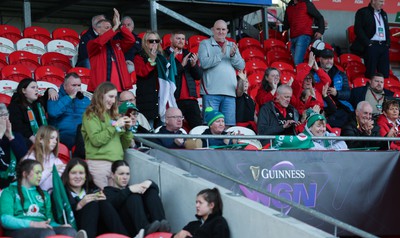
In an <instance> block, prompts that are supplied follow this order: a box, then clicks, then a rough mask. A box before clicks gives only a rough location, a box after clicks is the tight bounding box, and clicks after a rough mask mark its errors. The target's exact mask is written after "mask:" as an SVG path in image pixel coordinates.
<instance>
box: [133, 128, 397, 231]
mask: <svg viewBox="0 0 400 238" xmlns="http://www.w3.org/2000/svg"><path fill="white" fill-rule="evenodd" d="M145 138H150V139H154V138H186V139H187V138H199V139H208V138H213V139H226V138H229V139H247V140H249V139H268V140H270V141H271V142H272V140H274V139H275V136H247V135H246V136H245V135H186V134H179V135H176V134H135V140H136V141H138V142H140V143H142V144H144V145H146V146H149V147H151V148H154V149H158V150H160V151H162V152H164V153H167V154H169V155H172V156H174V157H175V158H178V159H180V160H183V161H185V162H187V163H189V164H190V165H194V166H197V167H199V168H201V169H204V170H206V171H208V172H211V173H214V174H217V175H219V176H221V177H223V178H225V179H228V180H230V181H232V182H234V183H237V184H240V185H243V186H246V187H248V188H250V189H253V190H255V191H257V192H259V193H261V194H264V195H266V196H268V197H271V198H273V199H276V200H278V201H280V202H283V203H285V204H288V205H290V206H292V207H294V208H296V209H299V210H301V211H303V212H305V213H307V214H309V215H311V216H313V217H316V218H318V219H320V220H322V221H324V222H327V223H329V224H332V225H333V226H334V231H333V235H334V237H337V228H341V229H343V230H345V231H348V232H350V233H352V234H355V235H357V236H360V237H365V238H377V236H375V235H373V234H370V233H368V232H366V231H363V230H361V229H359V228H357V227H354V226H352V225H349V224H347V223H344V222H342V221H340V220H337V219H336V218H333V217H330V216H328V215H325V214H323V213H321V212H318V211H316V210H313V209H311V208H308V207H306V206H304V205H301V204H298V203H295V202H292V201H290V200H287V199H285V198H283V197H280V196H278V195H276V194H273V193H271V192H268V191H261V190H259V189H258V188H256V187H254V186H252V185H251V184H249V183H246V182H243V181H241V180H239V179H236V178H233V177H231V176H229V175H226V174H224V173H222V172H220V171H217V170H215V169H213V168H210V167H208V166H205V165H203V164H200V163H198V162H196V161H192V160H191V159H188V158H186V157H184V156H182V155H180V154H179V153H177V152H176V151H174V150H170V149H167V148H165V147H163V146H161V145H159V144H156V143H154V142H151V141H149V140H146V139H145ZM312 139H318V140H362V141H388V143H390V141H400V138H384V137H343V136H334V137H312ZM189 172H190V171H189ZM280 216H281V217H285V216H287V215H286V214H284V213H283V211H281V214H280Z"/></svg>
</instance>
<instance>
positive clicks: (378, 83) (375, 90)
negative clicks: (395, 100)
mask: <svg viewBox="0 0 400 238" xmlns="http://www.w3.org/2000/svg"><path fill="white" fill-rule="evenodd" d="M383 87H384V78H383V75H382V74H380V73H375V74H374V75H373V76H372V78H371V81H370V83H369V85H366V86H364V87H358V88H353V89H352V90H351V97H350V102H351V104H353V106H355V105H357V104H358V103H359V102H361V101H368V102H369V104H370V105H371V106H372V114H373V116H374V117H376V116H379V115H380V114H381V113H382V104H383V101H385V98H386V97H389V98H390V97H392V96H393V92H392V91H389V90H387V89H385V88H383Z"/></svg>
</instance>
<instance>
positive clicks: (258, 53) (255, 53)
mask: <svg viewBox="0 0 400 238" xmlns="http://www.w3.org/2000/svg"><path fill="white" fill-rule="evenodd" d="M241 55H242V57H243V59H244V61H249V60H251V59H254V58H256V59H259V60H265V55H264V52H263V51H262V50H259V49H256V48H248V49H245V50H243V52H241Z"/></svg>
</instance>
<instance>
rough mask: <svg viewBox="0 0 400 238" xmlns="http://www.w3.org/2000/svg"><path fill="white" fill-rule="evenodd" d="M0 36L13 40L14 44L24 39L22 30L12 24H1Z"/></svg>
mask: <svg viewBox="0 0 400 238" xmlns="http://www.w3.org/2000/svg"><path fill="white" fill-rule="evenodd" d="M0 36H1V37H4V38H7V39H9V40H11V41H12V42H13V43H14V44H15V43H17V41H18V40H20V39H22V35H21V31H20V30H19V29H18V28H17V27H15V26H11V25H0Z"/></svg>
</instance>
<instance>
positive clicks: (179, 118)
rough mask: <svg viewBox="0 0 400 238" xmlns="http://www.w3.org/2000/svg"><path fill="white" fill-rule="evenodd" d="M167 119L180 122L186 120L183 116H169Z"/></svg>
mask: <svg viewBox="0 0 400 238" xmlns="http://www.w3.org/2000/svg"><path fill="white" fill-rule="evenodd" d="M167 118H173V119H178V120H183V119H185V118H184V117H183V116H169V117H167Z"/></svg>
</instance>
